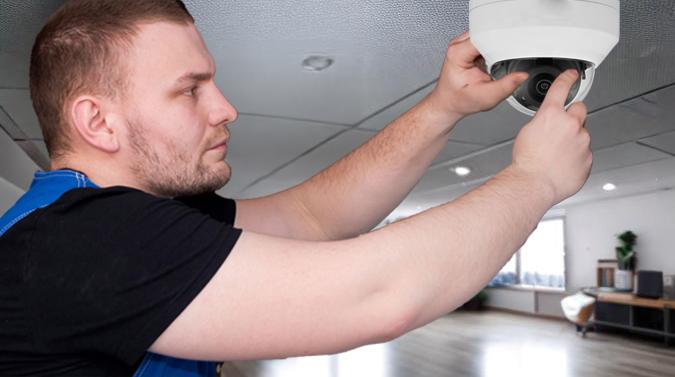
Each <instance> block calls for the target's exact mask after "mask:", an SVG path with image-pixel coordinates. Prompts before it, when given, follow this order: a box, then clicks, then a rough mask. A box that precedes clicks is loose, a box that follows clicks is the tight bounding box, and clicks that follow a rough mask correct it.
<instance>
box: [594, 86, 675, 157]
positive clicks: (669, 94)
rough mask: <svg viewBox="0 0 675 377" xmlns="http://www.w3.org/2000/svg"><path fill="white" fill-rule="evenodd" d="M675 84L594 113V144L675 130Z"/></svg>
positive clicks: (602, 145) (634, 138)
mask: <svg viewBox="0 0 675 377" xmlns="http://www.w3.org/2000/svg"><path fill="white" fill-rule="evenodd" d="M674 103H675V86H671V87H668V88H665V89H662V90H659V91H656V92H653V93H650V94H648V95H645V96H641V97H638V98H636V99H633V100H631V101H628V102H626V103H623V104H620V105H617V106H612V107H610V108H608V109H605V110H602V111H599V112H597V113H593V114H591V115H590V116H589V117H588V121H587V123H586V127H587V128H588V132H590V134H591V140H592V144H593V148H595V149H602V148H606V147H609V146H614V145H618V144H623V143H625V142H628V141H635V140H639V139H641V138H645V137H649V136H653V135H658V134H661V133H663V132H666V131H669V130H675V121H673V120H674V119H675V106H673V104H674Z"/></svg>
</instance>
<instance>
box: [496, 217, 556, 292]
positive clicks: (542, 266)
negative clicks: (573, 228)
mask: <svg viewBox="0 0 675 377" xmlns="http://www.w3.org/2000/svg"><path fill="white" fill-rule="evenodd" d="M564 228H565V222H564V220H563V219H553V220H545V221H542V222H540V223H539V226H537V229H536V230H535V231H534V232H533V233H532V234H531V235H530V238H528V239H527V241H526V242H525V244H524V245H523V247H522V248H521V249H520V250H518V251H517V252H516V253H515V254H514V255H513V257H512V258H511V260H509V262H508V263H507V264H506V265H505V266H504V268H502V269H501V271H499V273H498V274H497V276H495V277H494V279H492V281H491V282H490V286H503V285H526V286H535V287H552V288H565V229H564Z"/></svg>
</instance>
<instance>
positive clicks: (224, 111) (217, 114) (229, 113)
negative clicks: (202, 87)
mask: <svg viewBox="0 0 675 377" xmlns="http://www.w3.org/2000/svg"><path fill="white" fill-rule="evenodd" d="M238 115H239V114H237V109H235V108H234V106H232V104H231V103H230V102H229V101H228V100H227V98H225V96H224V95H223V93H222V92H221V91H220V89H218V88H216V95H215V98H214V107H213V109H212V110H211V113H210V114H209V124H211V125H212V126H220V125H223V124H229V123H233V122H234V121H236V120H237V116H238Z"/></svg>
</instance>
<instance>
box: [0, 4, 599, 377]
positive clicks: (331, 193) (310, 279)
mask: <svg viewBox="0 0 675 377" xmlns="http://www.w3.org/2000/svg"><path fill="white" fill-rule="evenodd" d="M224 22H226V20H224ZM478 58H479V53H478V52H477V51H476V49H475V48H474V47H473V45H472V44H471V41H470V39H469V37H468V35H466V34H465V35H463V36H460V37H459V38H457V39H455V40H454V41H453V42H451V43H450V45H449V47H448V52H447V55H446V59H445V62H444V65H443V68H442V71H441V75H440V78H439V81H438V84H437V85H436V87H435V89H434V90H433V91H432V92H431V93H430V94H429V95H428V96H427V97H426V98H425V99H424V100H422V101H421V102H420V103H419V104H417V105H416V106H414V107H413V108H412V109H411V110H410V111H408V112H407V113H406V114H404V115H403V116H401V117H400V118H399V119H397V120H396V121H394V122H393V123H392V124H390V125H389V126H388V127H387V128H385V129H384V130H382V131H381V132H380V133H379V134H377V135H376V136H375V137H373V138H372V139H371V140H370V141H368V142H367V143H366V144H364V145H363V146H361V147H359V148H358V149H356V150H355V151H353V152H352V153H350V154H349V155H348V156H346V157H344V158H343V159H342V160H340V161H338V162H337V163H335V164H334V165H333V166H331V167H330V168H328V169H326V170H325V171H323V172H321V173H320V174H318V175H316V176H315V177H313V178H311V179H309V180H308V181H307V182H305V183H303V184H301V185H299V186H297V187H294V188H292V189H290V190H287V191H284V192H281V193H279V194H276V195H272V196H268V197H265V198H260V199H254V200H241V201H236V202H235V201H232V200H229V199H223V198H220V197H218V196H217V195H215V194H213V191H214V190H216V189H218V188H219V187H221V186H222V185H224V184H225V183H226V182H227V181H228V179H229V177H230V168H229V166H228V165H227V163H226V162H225V160H224V157H225V155H226V151H227V146H228V139H229V132H228V129H227V125H228V124H229V123H232V122H234V121H235V119H236V117H237V112H236V110H235V109H234V108H233V107H232V106H231V105H230V104H229V103H228V102H227V100H226V99H225V98H224V97H223V95H222V93H221V92H220V90H219V89H218V88H217V87H216V85H215V83H214V81H213V77H214V74H215V66H214V62H213V60H212V58H211V56H210V55H209V53H208V51H207V49H206V47H205V45H204V42H203V41H202V39H201V37H200V35H199V33H198V31H197V30H196V28H195V26H194V24H193V20H192V17H191V16H190V15H189V13H188V12H187V10H186V9H185V7H184V6H183V5H182V3H180V2H179V1H177V0H144V1H138V0H73V1H69V2H67V3H66V4H65V5H64V6H63V7H62V8H61V9H59V11H58V12H57V13H56V14H55V15H53V16H52V17H51V18H50V20H49V21H48V23H47V25H46V26H45V27H44V28H43V30H42V31H41V33H40V34H39V36H38V37H37V39H36V42H35V46H34V48H33V54H32V57H31V95H32V98H33V102H34V107H35V110H36V113H37V115H38V117H39V119H40V123H41V127H42V129H43V133H44V136H45V141H46V142H47V145H48V148H49V152H50V155H51V158H52V170H51V171H50V172H38V173H36V177H35V181H34V182H33V184H32V186H31V188H30V190H29V191H28V192H27V193H26V195H24V196H23V197H22V198H21V199H20V200H19V201H18V202H17V204H16V205H15V206H14V207H13V208H12V209H10V210H9V211H8V212H7V213H6V214H5V215H4V216H3V218H2V219H1V220H0V233H1V234H2V238H0V256H1V258H2V264H1V266H2V270H0V279H1V280H0V305H2V307H3V310H2V312H1V313H0V374H1V375H22V374H38V375H127V376H128V375H132V374H135V375H136V376H147V375H172V376H193V375H211V374H212V373H213V372H214V364H213V363H212V361H222V360H243V359H267V358H280V357H288V356H299V355H314V354H328V353H337V352H341V351H345V350H348V349H351V348H354V347H357V346H361V345H365V344H369V343H376V342H384V341H388V340H390V339H394V338H396V337H398V336H400V335H402V334H404V333H405V332H407V331H410V330H412V329H414V328H417V327H419V326H422V325H424V324H426V323H428V322H430V321H432V320H434V319H436V318H438V317H439V316H441V315H443V314H445V313H447V312H449V311H452V310H453V309H455V308H456V307H458V306H459V305H461V304H462V303H464V302H465V301H466V300H467V299H468V298H470V297H471V296H472V295H473V294H474V293H475V292H476V291H478V290H479V289H480V288H481V287H483V286H484V285H485V284H486V283H487V282H488V281H489V280H490V278H491V277H492V276H493V275H494V274H495V273H496V272H497V271H498V270H499V269H500V268H501V266H502V265H504V264H505V263H506V261H508V259H509V258H510V257H511V255H512V254H513V252H514V251H515V250H517V249H518V248H519V246H520V245H522V244H523V242H524V241H525V240H526V238H527V237H528V235H529V234H530V233H531V231H532V230H533V229H534V228H535V227H536V225H537V223H538V222H539V220H540V219H541V217H542V216H543V214H544V213H545V212H546V211H547V210H548V209H549V208H550V207H551V206H553V205H555V204H556V203H558V202H560V201H561V200H563V199H565V198H567V197H569V196H571V195H573V194H574V193H575V192H577V191H578V190H579V188H580V187H581V186H582V184H583V183H584V182H585V180H586V179H587V177H588V174H589V169H590V166H591V153H590V150H589V142H590V138H589V135H588V132H587V131H586V130H585V128H584V127H583V124H584V120H585V117H586V110H585V107H584V105H583V104H574V105H573V106H572V107H570V108H569V109H568V110H567V111H565V109H564V101H565V99H566V97H567V93H568V91H569V89H570V87H571V86H572V84H573V83H574V82H575V80H576V78H577V77H576V74H575V73H573V72H566V73H564V74H562V75H561V76H560V77H559V78H558V80H556V82H555V83H554V85H553V87H552V88H551V90H550V92H549V94H548V97H547V98H546V102H545V103H544V104H543V106H542V108H541V110H540V111H539V113H538V114H537V116H536V117H534V118H533V120H532V121H531V122H530V123H528V124H527V125H525V127H524V128H523V129H522V131H521V132H520V133H519V135H518V137H517V139H516V142H515V146H514V152H513V162H512V163H511V164H510V165H509V166H508V167H507V168H506V169H505V170H503V171H502V172H500V173H499V174H497V175H496V176H495V177H494V178H493V179H491V180H490V181H488V182H487V183H485V184H484V185H483V186H481V187H480V188H478V189H476V190H474V191H473V192H471V193H468V194H467V195H465V196H463V197H461V198H460V199H458V200H455V201H453V202H451V203H448V204H445V205H443V206H439V207H437V208H434V209H431V210H428V211H425V212H423V213H421V214H419V215H416V216H413V217H411V218H408V219H406V220H403V221H400V222H397V223H395V224H392V225H389V226H386V227H384V228H381V229H379V230H377V231H373V232H370V233H368V231H369V230H370V229H371V228H372V227H373V226H374V225H376V224H377V223H379V222H380V221H381V220H382V219H383V218H384V217H385V216H386V214H388V213H389V212H390V211H391V210H392V209H393V208H395V206H396V205H397V204H398V203H399V202H400V201H401V200H402V199H403V198H404V197H405V196H406V195H407V193H408V192H409V191H410V190H411V188H412V187H413V186H414V184H415V183H416V182H417V181H418V180H419V178H420V177H421V176H422V174H423V173H424V171H425V169H426V168H427V167H428V166H429V165H430V164H431V162H432V161H433V160H434V158H435V156H436V155H437V154H438V152H439V151H440V150H441V149H442V148H443V146H444V145H445V143H446V141H447V138H448V134H449V132H450V131H451V130H452V128H453V126H454V125H455V124H456V123H457V122H458V121H459V120H460V119H462V118H463V117H465V116H467V115H469V114H472V113H475V112H479V111H484V110H488V109H491V108H493V107H494V106H496V105H497V104H498V103H499V102H500V101H502V100H503V99H505V98H506V97H507V96H508V95H510V93H512V92H513V91H514V90H515V88H516V87H517V86H518V85H519V84H520V83H521V82H522V81H523V80H524V79H525V76H524V75H523V74H514V75H511V76H507V77H506V78H504V79H502V80H500V81H496V82H492V81H490V78H489V76H488V75H486V74H485V73H484V72H483V71H482V70H481V69H480V68H479V67H478V66H477V63H476V61H477V60H478ZM197 360H200V361H197Z"/></svg>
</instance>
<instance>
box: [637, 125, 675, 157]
mask: <svg viewBox="0 0 675 377" xmlns="http://www.w3.org/2000/svg"><path fill="white" fill-rule="evenodd" d="M673 120H674V121H675V118H674V119H673ZM640 143H642V144H646V145H649V146H652V147H654V148H657V149H659V150H661V151H664V152H667V153H670V154H672V155H675V132H668V133H665V134H661V135H658V136H653V137H650V138H646V139H642V140H640Z"/></svg>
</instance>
